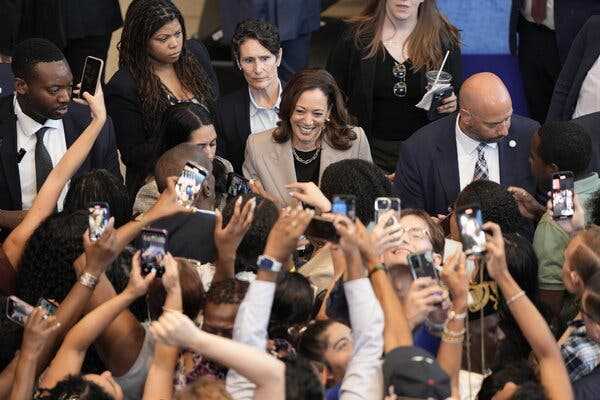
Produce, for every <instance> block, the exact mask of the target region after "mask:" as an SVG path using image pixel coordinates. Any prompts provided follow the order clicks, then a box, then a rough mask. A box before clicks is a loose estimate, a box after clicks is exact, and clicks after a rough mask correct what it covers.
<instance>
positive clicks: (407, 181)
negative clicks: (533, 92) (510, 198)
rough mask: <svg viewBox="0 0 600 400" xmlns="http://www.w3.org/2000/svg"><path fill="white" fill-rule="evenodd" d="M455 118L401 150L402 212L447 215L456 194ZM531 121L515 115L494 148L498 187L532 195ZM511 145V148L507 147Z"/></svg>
mask: <svg viewBox="0 0 600 400" xmlns="http://www.w3.org/2000/svg"><path fill="white" fill-rule="evenodd" d="M457 115H458V114H457V113H454V114H452V115H449V116H447V117H444V118H441V119H439V120H437V121H435V122H432V123H431V124H429V125H427V126H425V127H424V128H421V129H420V130H418V131H417V132H415V133H414V134H413V135H412V136H411V137H410V138H409V139H407V140H406V141H404V142H403V143H402V144H401V145H400V155H399V159H398V164H397V167H396V177H395V180H394V186H393V189H394V193H395V194H396V195H398V196H399V197H400V199H402V207H404V208H418V209H422V210H425V211H427V212H428V213H430V214H432V215H437V214H447V213H448V207H449V206H451V205H452V204H453V203H454V201H455V200H456V198H457V197H458V194H459V192H460V178H459V171H458V160H457V155H456V118H457ZM539 126H540V125H539V124H538V123H537V122H535V121H534V120H532V119H529V118H525V117H521V116H519V115H515V114H513V116H512V120H511V126H510V129H509V131H508V136H507V137H506V138H504V139H503V140H502V141H501V142H500V143H498V155H499V163H500V183H501V184H502V185H503V186H519V187H522V188H524V189H526V190H527V191H529V192H530V193H535V191H534V190H535V189H534V188H535V186H534V180H533V177H532V175H531V170H530V167H529V148H530V146H531V136H532V135H533V134H534V133H535V132H536V131H537V129H538V128H539ZM511 141H514V144H515V146H514V147H511V146H510V145H509V143H510V142H511Z"/></svg>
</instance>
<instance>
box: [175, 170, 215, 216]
mask: <svg viewBox="0 0 600 400" xmlns="http://www.w3.org/2000/svg"><path fill="white" fill-rule="evenodd" d="M207 176H208V171H206V169H204V168H202V167H200V166H199V165H196V164H194V163H192V162H189V161H188V162H186V163H185V166H184V167H183V171H181V175H180V176H179V179H178V180H177V184H176V185H175V193H176V194H177V202H178V203H179V204H181V205H182V206H184V207H187V208H191V207H192V205H193V204H194V200H195V199H196V195H197V194H198V193H199V192H200V189H202V183H203V182H204V180H205V179H206V177H207Z"/></svg>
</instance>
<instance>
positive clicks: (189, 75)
mask: <svg viewBox="0 0 600 400" xmlns="http://www.w3.org/2000/svg"><path fill="white" fill-rule="evenodd" d="M174 20H177V21H179V24H180V25H181V32H182V37H183V38H184V43H183V48H182V50H181V55H180V57H179V59H178V60H177V61H176V62H175V64H174V68H175V73H176V74H177V77H178V78H179V81H180V82H181V84H182V85H183V86H184V87H185V88H186V89H187V90H189V91H190V92H192V93H193V94H194V97H195V98H196V99H198V100H199V101H200V102H201V103H203V104H205V105H207V106H208V108H209V109H213V108H214V100H215V95H216V93H213V90H212V88H211V86H210V84H209V81H208V76H207V74H206V72H205V71H204V69H203V68H202V66H201V65H200V63H199V62H198V61H197V60H196V59H195V58H194V56H193V55H192V54H191V52H190V50H189V49H188V48H187V44H186V43H185V38H186V37H187V36H186V29H185V22H184V20H183V16H182V15H181V12H180V11H179V9H178V8H177V7H176V6H175V5H174V4H173V2H172V1H170V0H134V1H133V2H132V3H131V5H130V6H129V8H128V9H127V13H126V14H125V21H124V23H123V33H122V34H121V42H120V43H119V46H118V48H119V67H120V68H124V69H125V70H126V71H128V72H129V74H130V75H131V77H132V79H133V81H134V83H135V85H136V87H137V91H138V96H139V98H140V101H141V103H142V110H143V114H144V116H145V117H144V123H145V128H146V130H147V132H149V134H150V135H151V136H152V137H154V135H155V134H156V129H157V128H158V125H159V122H160V118H161V116H162V115H163V113H164V111H165V110H166V109H167V107H168V106H169V103H168V101H167V98H166V96H164V89H163V87H162V84H161V82H160V79H158V77H157V76H156V75H155V74H154V72H153V71H152V65H151V61H150V57H149V55H148V50H147V49H148V41H149V40H150V38H151V37H152V35H154V34H155V33H156V32H157V31H158V30H159V29H160V28H161V27H162V26H164V25H165V24H167V23H169V22H171V21H174Z"/></svg>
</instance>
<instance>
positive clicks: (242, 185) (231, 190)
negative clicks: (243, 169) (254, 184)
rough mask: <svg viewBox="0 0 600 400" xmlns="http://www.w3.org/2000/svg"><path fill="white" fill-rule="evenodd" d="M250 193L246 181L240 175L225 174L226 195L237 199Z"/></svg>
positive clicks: (233, 173)
mask: <svg viewBox="0 0 600 400" xmlns="http://www.w3.org/2000/svg"><path fill="white" fill-rule="evenodd" d="M248 193H252V190H251V189H250V185H249V184H248V179H246V178H244V177H243V176H242V175H239V174H236V173H235V172H230V173H229V174H227V194H228V195H229V196H231V197H237V196H239V195H242V194H248Z"/></svg>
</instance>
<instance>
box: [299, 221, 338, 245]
mask: <svg viewBox="0 0 600 400" xmlns="http://www.w3.org/2000/svg"><path fill="white" fill-rule="evenodd" d="M305 235H306V236H309V237H311V238H314V239H321V240H326V241H328V242H332V243H337V242H339V241H340V236H339V235H338V232H337V230H336V229H335V226H334V225H333V222H331V221H329V220H327V219H325V218H323V217H320V216H318V215H317V216H314V217H313V219H312V220H311V221H310V223H309V224H308V227H307V228H306V232H305Z"/></svg>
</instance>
